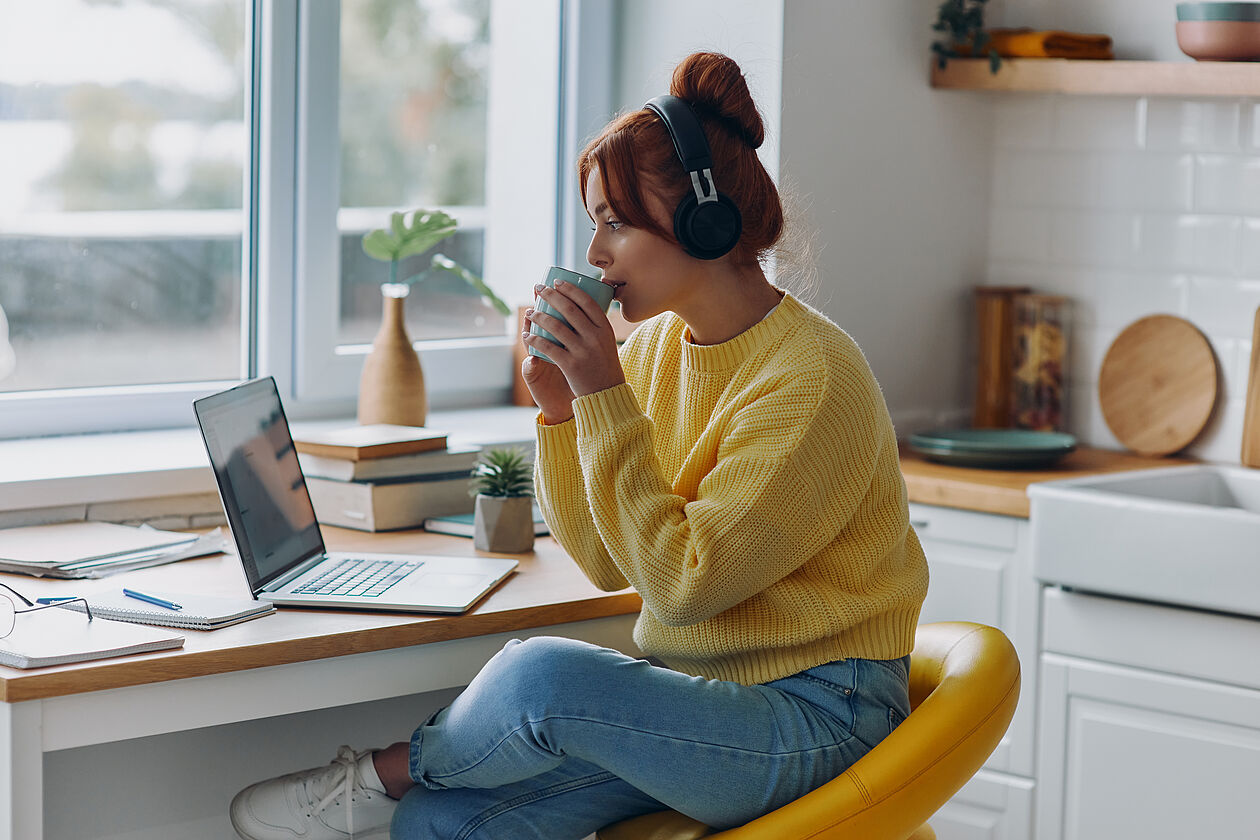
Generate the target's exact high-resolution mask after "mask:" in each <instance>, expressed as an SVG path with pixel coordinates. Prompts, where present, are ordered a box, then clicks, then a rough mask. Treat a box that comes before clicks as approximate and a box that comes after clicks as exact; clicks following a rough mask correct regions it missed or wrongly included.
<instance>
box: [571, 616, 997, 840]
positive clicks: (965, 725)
mask: <svg viewBox="0 0 1260 840" xmlns="http://www.w3.org/2000/svg"><path fill="white" fill-rule="evenodd" d="M1019 683H1020V679H1019V658H1018V657H1017V656H1016V654H1015V648H1014V646H1013V645H1012V644H1011V642H1010V640H1009V639H1007V638H1006V636H1005V635H1003V634H1002V632H1001V631H1000V630H998V629H996V628H993V627H988V626H985V625H983V624H974V623H971V622H961V621H958V622H940V623H937V624H922V625H920V626H919V628H918V630H917V632H916V633H915V645H914V652H913V653H911V655H910V705H911V708H912V709H913V711H912V712H911V713H910V714H909V716H907V717H906V719H905V720H904V721H902V723H901V725H900V726H898V727H897V728H896V729H895V730H894V731H893V733H892V734H891V735H889V736H888V737H887V738H886V739H884V741H882V742H881V743H880V744H878V745H876V747H875V748H874V749H872V750H871V751H870V752H869V753H867V754H866V755H865V756H863V757H862V759H861V760H859V761H858V762H856V763H855V764H854V765H853V766H852V767H850V768H849V769H848V770H846V771H845V772H844V773H842V774H840V775H839V776H838V777H836V778H835V779H832V780H831V781H830V782H827V783H826V784H825V785H823V786H822V787H820V788H818V789H817V790H814V791H812V792H811V793H807V794H805V795H804V796H802V797H801V798H799V799H797V800H795V801H794V802H789V803H788V804H787V805H784V806H783V807H782V808H779V809H778V810H776V811H772V812H771V813H769V814H766V815H765V816H763V817H760V818H758V819H755V820H753V821H752V822H750V823H748V824H746V825H743V826H740V827H738V828H733V829H729V830H726V831H715V830H713V829H710V828H709V827H708V826H705V825H703V824H702V823H699V822H696V821H695V820H693V819H689V818H688V817H685V816H683V815H682V814H679V813H676V812H674V811H661V812H659V813H655V814H645V815H644V816H641V817H635V818H634V819H630V820H623V821H622V822H619V823H616V824H614V825H610V826H607V827H605V828H603V829H601V830H600V831H599V832H598V834H597V835H596V836H597V838H598V840H696V838H700V837H710V836H711V837H713V838H714V840H858V838H860V839H861V840H934V838H935V837H936V833H935V832H934V831H933V830H932V828H931V827H930V826H929V825H928V824H927V822H926V821H927V819H928V818H929V817H931V816H932V814H934V813H936V811H937V809H938V808H940V807H941V806H942V805H944V804H945V803H946V802H948V801H949V799H950V797H952V796H953V795H954V794H955V793H956V792H957V791H958V789H959V788H961V787H962V786H963V784H965V783H966V782H967V780H968V779H970V778H971V777H972V775H974V774H975V772H976V771H977V770H979V769H980V767H981V766H982V765H983V764H984V762H985V761H986V760H987V759H988V757H989V755H990V754H991V753H992V752H993V749H994V748H995V747H996V746H997V744H998V742H999V741H1000V740H1001V739H1002V736H1003V735H1004V734H1005V733H1006V729H1007V727H1008V726H1009V725H1010V722H1011V717H1012V716H1013V715H1014V714H1015V706H1016V703H1017V702H1018V701H1019Z"/></svg>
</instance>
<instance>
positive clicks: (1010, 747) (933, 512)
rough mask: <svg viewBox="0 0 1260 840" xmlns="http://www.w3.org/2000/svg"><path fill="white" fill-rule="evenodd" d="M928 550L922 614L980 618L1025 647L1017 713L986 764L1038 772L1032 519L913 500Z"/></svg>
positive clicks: (914, 518) (924, 617) (925, 618)
mask: <svg viewBox="0 0 1260 840" xmlns="http://www.w3.org/2000/svg"><path fill="white" fill-rule="evenodd" d="M910 521H911V523H912V524H913V525H914V530H915V532H916V533H918V535H919V541H920V542H922V543H923V551H924V553H925V554H926V555H927V560H928V572H929V574H930V576H931V582H930V583H929V584H928V594H927V600H926V601H924V603H923V611H922V612H921V613H920V615H919V621H920V622H922V623H928V622H932V621H978V622H980V623H982V624H988V625H991V626H993V627H997V628H998V629H1000V630H1001V631H1002V632H1003V633H1005V634H1006V635H1007V638H1009V639H1010V640H1011V642H1012V643H1013V644H1014V645H1015V650H1016V652H1017V653H1018V654H1019V662H1020V668H1021V689H1020V698H1019V706H1018V707H1017V708H1016V710H1015V718H1014V719H1013V720H1012V721H1011V726H1010V728H1009V729H1008V730H1007V731H1006V735H1005V737H1003V738H1002V742H1001V743H1000V744H998V747H997V749H996V750H994V752H993V755H992V756H991V757H990V758H989V761H988V763H987V764H986V765H985V766H986V767H987V768H988V769H990V770H997V771H1002V772H1006V773H1015V774H1018V775H1021V776H1031V775H1032V774H1033V763H1034V762H1033V744H1034V736H1035V726H1034V722H1035V720H1036V709H1035V700H1036V697H1037V692H1036V681H1037V653H1038V651H1037V625H1038V619H1037V609H1038V605H1037V584H1036V582H1035V581H1034V580H1033V577H1032V570H1031V562H1030V559H1029V555H1028V536H1029V529H1028V520H1026V519H1019V518H1017V517H1013V516H998V515H996V514H991V513H977V512H975V511H969V510H958V509H955V508H944V507H937V506H935V505H921V504H911V505H910Z"/></svg>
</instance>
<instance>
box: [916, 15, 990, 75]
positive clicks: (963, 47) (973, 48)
mask: <svg viewBox="0 0 1260 840" xmlns="http://www.w3.org/2000/svg"><path fill="white" fill-rule="evenodd" d="M987 2H988V0H945V2H943V3H941V5H940V8H938V9H937V11H936V23H934V24H932V29H933V31H936V32H943V33H945V36H946V37H945V40H943V41H935V42H933V44H932V52H933V53H935V54H936V63H937V66H939V67H940V68H941V69H942V70H944V69H945V63H946V62H947V61H948V60H949V59H951V58H964V57H971V56H975V57H979V56H983V55H986V54H987V55H988V57H989V71H990V72H991V73H996V72H997V71H998V68H999V67H1001V66H1002V57H1001V56H1000V55H998V52H997V50H995V49H992V48H990V49H989V50H988V51H987V53H986V51H985V47H987V46H988V45H989V33H988V31H987V30H985V28H984V4H985V3H987Z"/></svg>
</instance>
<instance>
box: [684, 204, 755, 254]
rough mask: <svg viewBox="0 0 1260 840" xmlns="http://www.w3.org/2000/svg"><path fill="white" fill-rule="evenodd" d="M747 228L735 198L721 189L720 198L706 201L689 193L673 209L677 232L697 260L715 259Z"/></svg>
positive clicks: (733, 243) (733, 244) (685, 246)
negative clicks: (728, 196)
mask: <svg viewBox="0 0 1260 840" xmlns="http://www.w3.org/2000/svg"><path fill="white" fill-rule="evenodd" d="M743 230H744V221H743V219H742V218H741V217H740V214H739V208H738V207H736V206H735V202H733V201H731V200H730V199H729V198H727V197H726V196H724V195H722V194H721V193H718V196H717V201H706V202H704V203H703V204H702V203H700V202H699V200H697V198H696V196H695V195H694V194H688V195H687V197H686V198H684V199H683V200H682V201H681V202H679V204H678V209H677V210H675V211H674V236H676V237H678V242H679V244H681V245H682V246H683V250H685V251H686V252H687V253H688V254H690V255H691V256H693V257H695V258H696V259H698V260H716V259H717V258H718V257H721V256H723V255H724V254H727V253H729V252H730V250H731V249H732V248H734V247H735V245H736V244H737V243H738V242H739V235H740V234H741V233H742V232H743Z"/></svg>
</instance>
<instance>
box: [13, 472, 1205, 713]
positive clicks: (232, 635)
mask: <svg viewBox="0 0 1260 840" xmlns="http://www.w3.org/2000/svg"><path fill="white" fill-rule="evenodd" d="M901 455H902V461H901V470H902V474H903V475H904V476H905V481H906V488H907V490H908V491H909V497H910V501H912V502H921V503H923V504H931V505H942V506H945V507H953V508H962V509H965V510H975V511H981V512H984V513H998V514H1005V515H1008V516H1020V517H1026V516H1028V507H1029V506H1028V495H1027V492H1026V491H1027V488H1028V485H1029V484H1031V483H1032V482H1034V481H1050V480H1053V479H1058V478H1068V477H1070V476H1074V475H1088V474H1092V473H1104V472H1116V471H1120V470H1133V469H1146V468H1151V467H1160V466H1171V465H1174V464H1184V463H1191V461H1188V460H1185V459H1175V458H1145V457H1140V456H1137V455H1132V454H1130V453H1125V452H1113V451H1109V450H1102V449H1080V450H1077V451H1076V452H1074V453H1072V454H1071V455H1069V456H1068V457H1067V458H1065V459H1063V461H1061V462H1060V463H1059V464H1058V465H1057V466H1056V467H1055V468H1054V469H1051V470H1037V471H1028V470H990V469H969V468H964V467H951V466H946V465H943V464H935V463H932V462H929V461H926V460H924V459H923V458H922V457H920V456H919V455H916V454H914V453H912V452H910V451H908V450H904V449H903V451H902V453H901ZM323 530H324V536H325V539H326V540H327V542H328V545H329V548H331V549H337V550H364V551H367V550H371V551H397V552H418V553H430V554H452V555H457V556H472V555H475V554H476V553H477V552H476V551H475V549H473V545H472V540H469V539H464V538H460V537H450V536H444V535H439V534H429V533H425V532H421V531H403V532H396V533H384V534H365V533H360V532H357V531H350V530H345V529H341V528H330V527H325V528H324V529H323ZM510 556H513V557H516V558H517V559H518V560H519V561H520V566H519V568H518V569H517V571H516V572H515V573H514V574H513V575H512V576H511V577H509V578H508V579H507V580H506V581H504V582H503V583H502V584H500V585H499V586H498V588H496V589H495V590H494V591H492V592H491V593H490V594H489V595H488V596H487V597H486V598H485V599H484V600H482V601H481V602H480V603H479V604H477V605H476V606H475V607H473V609H472V610H470V611H469V612H467V613H465V614H463V615H458V616H432V615H414V614H412V615H408V614H400V613H363V612H353V611H339V610H298V609H289V608H286V609H282V610H279V611H278V612H276V613H275V614H274V615H270V616H267V617H265V618H261V619H258V620H255V621H247V622H245V623H243V624H238V625H234V626H231V627H225V628H222V629H219V630H214V631H196V630H189V631H186V632H185V643H184V647H183V649H181V650H176V651H164V652H159V653H148V654H141V655H138V656H129V657H118V658H114V659H101V660H95V661H92V662H81V663H76V664H72V665H60V666H53V667H49V668H38V669H33V670H27V671H23V670H18V669H14V668H6V667H3V666H0V701H4V702H19V701H22V700H33V699H38V698H44V697H56V696H60V695H67V694H77V693H80V692H88V691H99V690H103V689H110V688H121V687H123V686H130V685H143V684H147V683H153V682H162V681H165V680H177V679H183V678H185V677H197V676H206V675H210V674H219V673H228V672H231V671H242V670H247V669H250V668H261V667H266V666H270V665H283V664H288V663H293V662H304V661H309V660H316V659H324V658H328V657H333V656H343V655H346V654H354V653H363V652H367V651H374V650H387V649H391V648H398V647H404V646H408V645H419V644H426V643H429V642H440V641H447V640H450V639H461V638H470V637H473V636H480V635H487V634H493V633H504V632H512V631H514V630H523V629H528V628H533V627H545V626H548V625H552V624H563V623H565V622H570V621H583V620H588V619H594V618H605V617H609V616H616V615H633V614H636V613H638V611H639V609H640V608H641V606H642V601H641V600H640V598H639V596H638V594H637V593H635V592H634V591H633V590H629V589H627V590H622V591H621V592H611V593H610V592H601V591H600V590H598V589H596V588H595V587H594V586H592V585H591V584H590V582H589V581H587V580H586V578H585V577H584V576H583V575H582V573H581V572H580V571H579V570H578V568H577V566H576V565H574V563H573V561H572V560H570V559H569V557H568V556H567V555H566V554H565V552H564V551H563V549H561V548H560V546H559V545H558V544H557V543H556V542H555V541H554V540H553V539H551V538H543V539H540V540H538V541H537V543H536V544H535V550H534V552H532V553H530V554H522V555H510ZM0 580H3V581H4V582H5V583H8V584H9V585H11V586H13V587H14V588H16V589H17V590H18V591H19V592H21V593H22V594H24V595H26V596H27V597H28V598H37V597H41V596H45V595H59V594H67V593H73V594H75V595H86V594H90V593H91V592H92V591H93V590H96V589H105V588H111V589H112V588H115V587H118V586H121V585H124V584H126V585H135V586H136V587H137V588H140V589H144V588H153V589H156V590H159V591H161V590H164V589H165V590H168V591H175V592H179V591H200V592H204V593H206V594H208V595H212V594H222V595H235V596H247V595H248V587H247V586H246V583H245V577H244V574H243V573H242V571H241V567H240V562H239V561H238V560H237V559H236V556H235V555H215V556H212V557H205V558H199V559H196V560H185V561H181V562H179V563H173V564H171V565H169V566H158V567H155V568H151V569H140V570H137V571H134V572H128V573H125V574H121V575H115V576H113V577H109V578H104V579H101V580H91V581H50V580H41V579H38V578H31V577H26V576H23V575H5V574H0ZM19 620H20V619H19Z"/></svg>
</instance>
